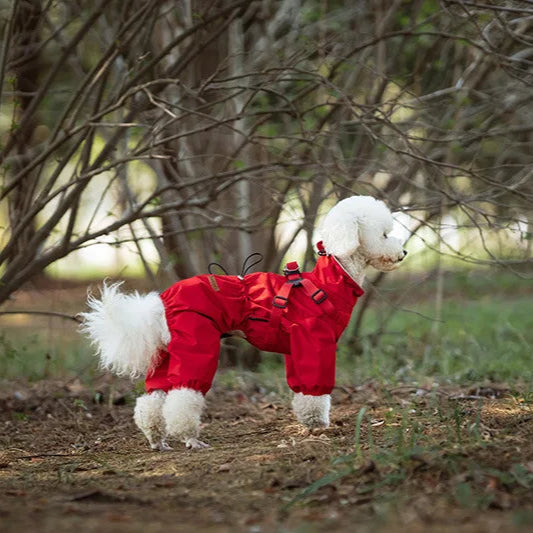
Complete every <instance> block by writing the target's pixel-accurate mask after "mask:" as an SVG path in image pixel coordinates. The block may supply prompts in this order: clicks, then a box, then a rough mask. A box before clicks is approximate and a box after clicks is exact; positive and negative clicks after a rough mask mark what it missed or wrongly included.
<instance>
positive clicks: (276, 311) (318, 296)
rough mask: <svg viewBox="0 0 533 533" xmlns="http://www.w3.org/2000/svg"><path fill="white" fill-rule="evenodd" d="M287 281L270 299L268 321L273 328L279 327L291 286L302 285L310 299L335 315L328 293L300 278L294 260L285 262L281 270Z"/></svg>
mask: <svg viewBox="0 0 533 533" xmlns="http://www.w3.org/2000/svg"><path fill="white" fill-rule="evenodd" d="M283 272H284V274H285V277H286V278H287V281H286V282H285V283H284V284H283V285H282V286H281V289H280V290H279V291H278V294H276V296H274V299H273V300H272V313H271V315H270V323H271V326H272V327H273V328H277V327H279V325H280V323H281V317H282V315H283V311H284V310H285V309H286V308H287V304H288V303H289V294H290V293H291V290H292V288H293V287H299V286H301V287H303V289H304V291H305V293H306V294H307V295H308V296H309V298H311V300H312V301H313V302H314V303H315V304H317V305H322V306H323V308H324V311H325V312H326V313H327V314H331V315H334V316H335V315H337V310H336V309H335V307H334V306H333V304H332V303H331V302H330V301H329V300H328V295H327V294H326V292H325V291H324V290H323V289H319V288H318V287H317V286H316V285H315V284H314V283H313V282H312V281H311V280H310V279H307V278H302V275H301V274H300V268H299V266H298V263H297V262H296V261H292V262H290V263H287V265H286V267H285V269H284V270H283Z"/></svg>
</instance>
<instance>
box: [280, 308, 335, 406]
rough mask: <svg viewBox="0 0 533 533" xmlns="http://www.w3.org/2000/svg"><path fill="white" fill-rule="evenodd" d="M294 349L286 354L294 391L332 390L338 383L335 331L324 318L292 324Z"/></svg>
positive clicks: (322, 392)
mask: <svg viewBox="0 0 533 533" xmlns="http://www.w3.org/2000/svg"><path fill="white" fill-rule="evenodd" d="M290 339H291V340H290V343H291V353H290V354H287V355H285V370H286V375H287V383H288V384H289V387H290V388H291V389H292V390H293V391H294V392H301V393H302V394H308V395H311V396H321V395H322V394H330V393H331V391H332V390H333V387H334V386H335V352H336V339H335V332H334V331H333V328H331V327H330V326H329V325H328V323H327V321H325V320H323V319H320V318H318V319H315V318H313V319H308V320H306V321H304V322H302V323H301V324H292V325H291V327H290Z"/></svg>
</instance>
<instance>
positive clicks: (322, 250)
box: [316, 241, 328, 255]
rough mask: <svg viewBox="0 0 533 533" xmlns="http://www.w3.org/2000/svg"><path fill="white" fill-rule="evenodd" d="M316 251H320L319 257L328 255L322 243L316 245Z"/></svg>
mask: <svg viewBox="0 0 533 533" xmlns="http://www.w3.org/2000/svg"><path fill="white" fill-rule="evenodd" d="M316 249H317V250H318V255H328V254H327V252H326V249H325V248H324V243H323V242H322V241H318V242H317V243H316Z"/></svg>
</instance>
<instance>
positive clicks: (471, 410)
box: [285, 394, 533, 524]
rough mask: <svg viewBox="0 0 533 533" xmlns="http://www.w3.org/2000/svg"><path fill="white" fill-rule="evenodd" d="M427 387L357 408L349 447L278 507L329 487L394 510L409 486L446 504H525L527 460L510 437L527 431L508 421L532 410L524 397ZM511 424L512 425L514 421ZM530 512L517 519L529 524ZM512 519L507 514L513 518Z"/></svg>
mask: <svg viewBox="0 0 533 533" xmlns="http://www.w3.org/2000/svg"><path fill="white" fill-rule="evenodd" d="M442 400H443V399H442V397H441V396H437V395H432V394H428V395H427V396H426V397H425V398H423V399H421V398H418V399H417V398H416V397H415V398H413V399H412V400H411V401H410V405H409V406H407V407H399V406H398V405H394V403H391V404H390V405H389V406H388V407H385V409H383V406H381V407H380V408H378V409H377V410H376V409H374V410H373V412H372V413H369V412H368V410H367V408H366V407H362V408H361V409H360V410H359V413H358V416H357V418H356V424H355V434H354V444H353V449H352V451H350V452H349V453H347V454H342V455H338V456H334V457H332V459H331V466H330V469H329V470H328V471H327V473H325V474H324V475H322V476H321V477H319V478H318V479H316V480H315V481H313V482H312V483H310V484H309V485H308V486H306V487H305V488H304V489H303V490H301V491H300V492H299V493H298V494H296V495H295V496H293V497H292V498H290V499H287V501H286V504H285V509H290V508H291V507H293V506H295V505H302V504H305V505H309V504H311V503H312V502H313V500H314V498H320V496H319V494H320V493H321V492H323V491H324V490H327V488H328V487H334V488H335V491H336V492H337V493H341V494H342V493H344V492H346V493H349V494H350V499H351V501H350V502H348V501H347V503H356V504H358V503H359V502H365V501H367V500H368V499H371V501H373V505H374V506H375V507H376V506H378V507H379V505H380V502H381V503H383V502H388V503H389V504H393V505H394V506H396V508H397V509H396V511H394V510H392V512H391V509H389V510H388V512H387V515H388V516H395V515H397V512H398V510H399V507H401V506H402V505H403V504H404V503H405V502H406V501H407V500H409V499H410V500H411V501H412V499H413V497H414V495H415V494H420V493H424V492H425V493H426V495H428V496H431V497H433V498H435V499H439V498H440V499H444V500H447V505H450V506H452V507H459V508H463V509H470V510H475V511H485V510H488V509H505V508H507V507H509V508H510V507H511V504H510V499H511V498H512V499H513V501H514V502H515V503H514V504H513V505H517V506H519V505H520V504H518V503H517V502H522V504H524V503H525V504H527V502H528V501H529V494H530V493H531V492H530V491H531V489H533V465H532V463H531V462H528V461H527V459H526V460H525V459H524V456H525V455H527V454H525V453H524V452H523V451H522V450H520V449H519V448H518V446H516V449H514V450H513V449H512V448H513V447H515V443H516V442H517V441H518V440H519V439H520V438H521V439H522V440H524V439H526V438H527V437H526V435H520V436H519V435H518V433H523V432H522V431H520V430H519V428H517V427H516V425H514V424H513V423H512V421H513V420H514V421H517V422H518V423H520V419H521V418H522V420H524V421H526V422H527V421H528V420H529V419H530V418H531V405H530V404H526V403H519V402H517V401H516V399H513V398H506V399H504V400H503V401H501V402H487V401H482V400H480V401H477V402H476V403H475V404H474V405H469V404H468V401H466V402H453V403H452V402H446V401H442ZM502 411H503V412H505V413H506V415H508V416H507V418H508V420H510V421H511V423H510V424H509V426H508V427H505V429H502V430H501V431H500V433H499V434H498V435H497V438H494V431H493V434H492V435H491V434H490V432H488V431H487V429H486V428H487V427H489V426H491V425H493V424H494V420H495V415H497V414H498V413H501V412H502ZM513 426H514V427H513ZM521 454H522V455H521ZM532 518H533V514H531V513H530V514H527V513H526V511H524V510H522V511H520V512H519V513H518V514H517V516H516V520H517V521H518V522H521V523H522V522H523V523H526V522H527V523H529V524H531V522H532ZM513 520H514V518H513Z"/></svg>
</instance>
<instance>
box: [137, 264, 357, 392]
mask: <svg viewBox="0 0 533 533" xmlns="http://www.w3.org/2000/svg"><path fill="white" fill-rule="evenodd" d="M289 265H296V264H295V263H294V264H291V263H289ZM296 266H297V265H296ZM299 277H300V274H299V273H298V274H294V273H293V274H292V277H291V275H289V276H287V278H286V277H284V276H281V275H279V274H273V273H267V272H258V273H253V274H248V275H246V276H244V277H243V278H241V277H238V276H216V275H200V276H195V277H193V278H189V279H186V280H183V281H179V282H178V283H175V284H174V285H172V286H171V287H170V288H168V289H167V290H166V291H164V292H163V293H162V294H161V299H162V301H163V304H164V306H165V313H166V319H167V324H168V328H169V330H170V334H171V340H170V343H169V344H168V346H167V348H166V350H161V351H160V354H159V359H158V363H157V366H156V367H155V368H154V369H152V370H151V371H150V372H149V374H148V376H147V378H146V390H147V391H148V392H151V391H153V390H156V389H162V390H164V391H168V390H170V389H176V388H185V387H186V388H190V389H194V390H197V391H200V392H202V394H205V393H206V392H207V391H208V390H209V389H210V388H211V383H212V381H213V377H214V375H215V372H216V369H217V364H218V357H219V348H220V337H221V335H222V334H223V333H226V332H229V331H232V330H241V331H243V332H244V334H245V335H246V338H247V340H248V341H249V342H250V343H251V344H253V345H254V346H256V347H257V348H259V349H260V350H265V351H269V352H278V353H283V354H285V368H286V374H287V382H288V384H289V387H290V388H291V389H292V390H293V391H294V392H302V393H303V394H310V395H314V396H319V395H322V394H329V393H330V392H331V390H332V389H333V386H334V384H335V351H336V344H337V340H338V339H339V337H340V335H341V333H342V332H343V331H344V329H345V328H346V326H347V324H348V321H349V320H350V315H351V312H352V309H353V307H354V305H355V303H356V302H357V299H358V297H360V296H361V295H362V294H363V290H362V289H361V287H359V285H357V283H355V282H354V281H353V280H352V279H351V278H350V276H349V275H348V274H347V273H346V272H345V271H344V270H343V268H342V267H341V266H340V265H339V264H338V263H337V261H336V260H335V258H334V257H332V256H327V255H322V256H320V257H319V259H318V261H317V264H316V266H315V268H314V269H313V271H312V272H303V273H302V274H301V278H303V279H304V280H308V281H307V282H304V284H302V283H299V282H297V279H298V278H299ZM291 279H292V280H293V281H295V280H296V283H295V284H294V285H293V287H291V288H290V289H289V287H288V284H289V283H290V280H291ZM288 292H290V295H289V294H287V293H288ZM313 293H315V294H313ZM285 295H286V296H285ZM286 297H288V298H286ZM326 302H327V303H326Z"/></svg>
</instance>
